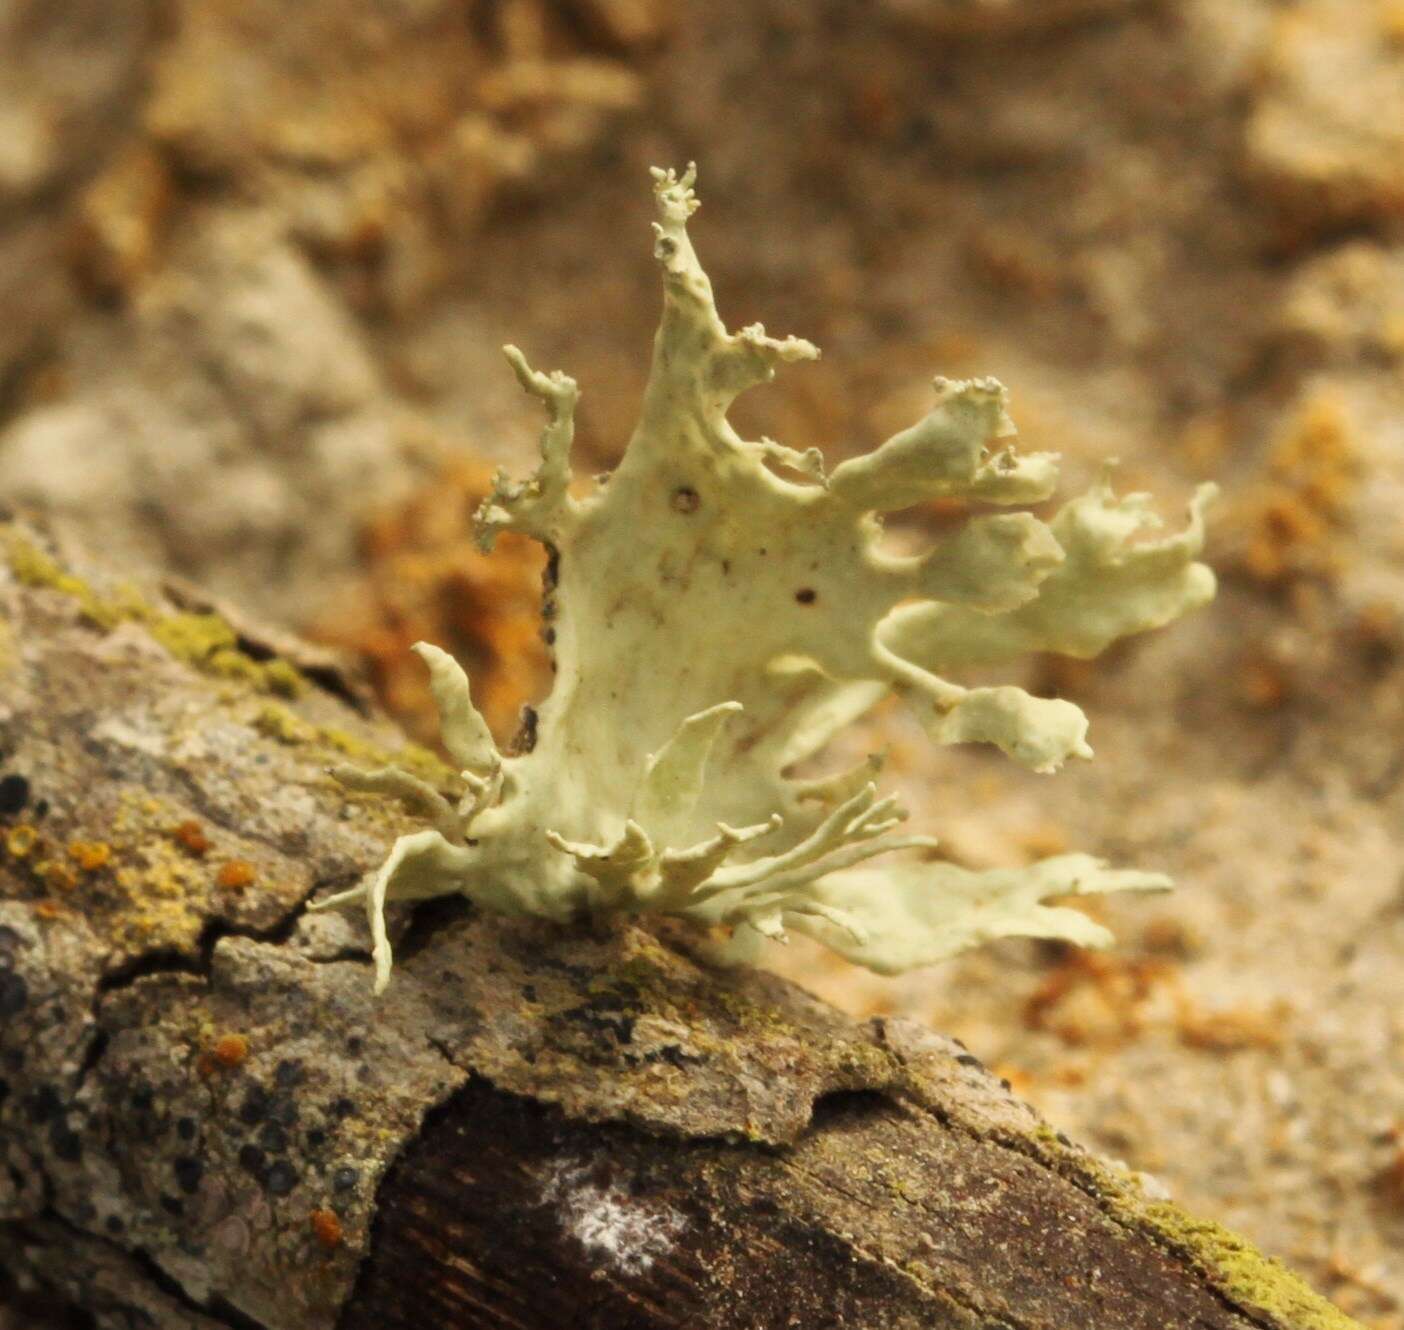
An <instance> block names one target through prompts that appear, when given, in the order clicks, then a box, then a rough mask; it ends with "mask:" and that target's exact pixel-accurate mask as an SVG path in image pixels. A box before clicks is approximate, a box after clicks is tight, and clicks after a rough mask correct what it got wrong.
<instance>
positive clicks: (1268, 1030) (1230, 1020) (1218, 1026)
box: [1175, 994, 1292, 1053]
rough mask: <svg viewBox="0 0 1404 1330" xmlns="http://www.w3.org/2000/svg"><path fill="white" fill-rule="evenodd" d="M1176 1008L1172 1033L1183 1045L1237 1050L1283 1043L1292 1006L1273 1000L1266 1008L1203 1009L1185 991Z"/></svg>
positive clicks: (1227, 1051)
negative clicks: (1176, 1013) (1174, 1026)
mask: <svg viewBox="0 0 1404 1330" xmlns="http://www.w3.org/2000/svg"><path fill="white" fill-rule="evenodd" d="M1176 1007H1177V1010H1178V1016H1177V1022H1176V1028H1175V1032H1176V1034H1177V1035H1178V1036H1179V1039H1180V1042H1181V1043H1182V1044H1183V1045H1184V1046H1185V1047H1186V1048H1198V1049H1202V1050H1204V1051H1206V1052H1210V1053H1236V1052H1238V1051H1240V1050H1241V1049H1245V1048H1264V1049H1268V1050H1272V1049H1276V1048H1280V1047H1281V1046H1282V1029H1283V1026H1284V1025H1286V1023H1287V1020H1288V1018H1289V1017H1290V1016H1291V1014H1292V1013H1291V1007H1290V1006H1289V1005H1288V1004H1287V1003H1285V1002H1275V1003H1273V1004H1272V1005H1271V1006H1270V1007H1268V1008H1266V1009H1265V1010H1252V1009H1250V1008H1246V1007H1243V1008H1233V1009H1230V1010H1226V1011H1203V1010H1200V1009H1199V1008H1197V1007H1195V1006H1194V1005H1193V1004H1192V1003H1190V1001H1189V1000H1188V998H1187V997H1186V996H1185V995H1184V994H1178V995H1177V998H1176Z"/></svg>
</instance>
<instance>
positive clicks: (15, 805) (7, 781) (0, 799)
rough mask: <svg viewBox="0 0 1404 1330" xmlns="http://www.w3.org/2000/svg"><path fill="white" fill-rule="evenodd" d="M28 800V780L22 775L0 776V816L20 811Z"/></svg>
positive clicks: (7, 815)
mask: <svg viewBox="0 0 1404 1330" xmlns="http://www.w3.org/2000/svg"><path fill="white" fill-rule="evenodd" d="M28 802H29V781H28V780H27V779H26V778H25V777H24V776H16V775H11V776H5V777H3V778H0V817H9V816H10V815H11V814H13V813H18V812H20V811H21V810H22V809H23V808H24V806H25V805H26V804H27V803H28Z"/></svg>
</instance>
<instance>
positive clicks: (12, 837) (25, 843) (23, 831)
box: [5, 822, 39, 859]
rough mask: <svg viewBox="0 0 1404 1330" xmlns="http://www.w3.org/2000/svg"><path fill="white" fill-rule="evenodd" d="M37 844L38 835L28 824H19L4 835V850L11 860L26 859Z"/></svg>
mask: <svg viewBox="0 0 1404 1330" xmlns="http://www.w3.org/2000/svg"><path fill="white" fill-rule="evenodd" d="M38 843H39V833H38V832H37V831H35V829H34V828H33V827H31V826H30V825H29V823H28V822H21V823H20V824H19V826H17V827H11V828H10V829H9V831H7V832H6V833H5V848H6V849H7V850H8V851H9V852H10V857H11V858H13V859H27V858H29V856H30V854H31V853H32V852H33V850H34V847H35V846H36V845H37V844H38Z"/></svg>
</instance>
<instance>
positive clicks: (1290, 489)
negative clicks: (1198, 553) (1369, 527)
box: [1234, 392, 1359, 584]
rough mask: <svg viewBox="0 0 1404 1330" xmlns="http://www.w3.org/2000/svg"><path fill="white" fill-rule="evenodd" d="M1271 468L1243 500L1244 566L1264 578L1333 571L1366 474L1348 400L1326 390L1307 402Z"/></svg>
mask: <svg viewBox="0 0 1404 1330" xmlns="http://www.w3.org/2000/svg"><path fill="white" fill-rule="evenodd" d="M1266 469H1267V476H1266V477H1265V478H1264V479H1263V480H1262V481H1261V482H1260V483H1259V484H1258V486H1257V487H1256V488H1255V489H1254V490H1252V491H1251V492H1250V493H1249V494H1247V495H1246V496H1245V497H1244V499H1243V500H1242V501H1241V502H1240V504H1239V505H1238V511H1237V514H1236V517H1235V519H1234V524H1235V525H1237V526H1238V527H1239V528H1240V529H1241V531H1242V532H1243V542H1242V545H1241V547H1240V549H1239V550H1238V554H1237V563H1238V565H1239V566H1240V567H1241V568H1242V569H1243V571H1244V572H1245V573H1247V574H1248V576H1249V577H1251V578H1253V579H1254V580H1255V581H1259V582H1267V583H1276V584H1290V583H1292V582H1293V581H1294V580H1296V579H1299V578H1304V577H1305V578H1313V577H1315V578H1327V579H1329V578H1332V577H1334V576H1335V575H1336V574H1337V573H1338V572H1339V555H1338V553H1337V551H1336V550H1335V549H1334V548H1333V537H1335V536H1336V534H1337V533H1338V532H1339V530H1340V529H1341V527H1342V526H1343V525H1344V523H1345V521H1346V518H1347V515H1348V508H1349V502H1350V497H1351V494H1352V491H1353V490H1354V488H1355V486H1356V484H1357V482H1358V479H1359V464H1358V458H1357V443H1356V436H1355V433H1354V431H1353V430H1352V428H1351V424H1350V420H1349V417H1348V415H1347V413H1346V410H1345V407H1344V405H1343V404H1342V403H1341V401H1340V400H1339V399H1338V398H1337V397H1336V396H1335V395H1333V394H1330V393H1325V392H1322V393H1318V394H1316V395H1315V396H1313V397H1310V398H1308V399H1307V400H1306V401H1304V402H1303V403H1301V404H1300V405H1299V406H1298V408H1297V409H1296V411H1295V412H1293V414H1292V415H1291V416H1290V417H1289V418H1288V420H1287V421H1286V423H1285V424H1284V425H1283V427H1282V428H1281V429H1280V430H1279V432H1278V434H1277V436H1276V438H1275V439H1274V440H1273V441H1272V443H1271V445H1270V447H1269V450H1268V456H1267V468H1266Z"/></svg>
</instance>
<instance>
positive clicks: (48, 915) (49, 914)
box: [34, 901, 67, 919]
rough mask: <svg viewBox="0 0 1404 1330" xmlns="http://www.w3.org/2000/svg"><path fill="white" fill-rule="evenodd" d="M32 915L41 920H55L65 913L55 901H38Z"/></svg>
mask: <svg viewBox="0 0 1404 1330" xmlns="http://www.w3.org/2000/svg"><path fill="white" fill-rule="evenodd" d="M34 913H35V914H37V915H38V916H39V918H41V919H57V918H59V917H60V916H61V915H63V914H66V913H67V911H66V910H65V909H64V908H63V906H62V905H60V904H59V903H58V902H57V901H38V902H37V903H36V904H35V906H34Z"/></svg>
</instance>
